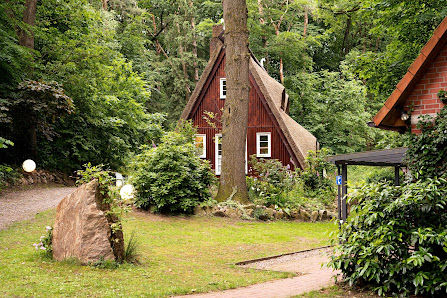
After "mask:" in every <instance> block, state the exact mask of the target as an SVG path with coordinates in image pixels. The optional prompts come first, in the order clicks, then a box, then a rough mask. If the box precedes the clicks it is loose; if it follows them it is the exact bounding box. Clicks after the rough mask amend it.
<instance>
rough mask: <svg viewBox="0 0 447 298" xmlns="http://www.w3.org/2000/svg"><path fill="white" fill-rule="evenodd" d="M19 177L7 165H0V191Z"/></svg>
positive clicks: (18, 173) (19, 175)
mask: <svg viewBox="0 0 447 298" xmlns="http://www.w3.org/2000/svg"><path fill="white" fill-rule="evenodd" d="M20 177H21V174H20V172H19V171H18V170H17V169H13V168H11V167H10V166H7V165H0V190H1V189H2V187H4V186H5V185H7V184H11V183H14V182H15V181H16V180H18V179H19V178H20Z"/></svg>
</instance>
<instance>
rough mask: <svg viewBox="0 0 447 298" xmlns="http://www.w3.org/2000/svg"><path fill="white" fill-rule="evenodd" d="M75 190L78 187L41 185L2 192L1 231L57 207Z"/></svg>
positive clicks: (0, 209) (0, 197)
mask: <svg viewBox="0 0 447 298" xmlns="http://www.w3.org/2000/svg"><path fill="white" fill-rule="evenodd" d="M75 189H76V187H66V186H59V185H39V186H32V187H29V188H26V189H19V188H17V189H11V190H5V191H2V192H0V230H3V229H5V228H7V227H8V226H10V225H11V224H13V223H14V222H17V221H22V220H26V219H31V218H33V217H34V215H35V214H36V213H38V212H42V211H45V210H47V209H51V208H54V207H56V206H57V204H58V203H59V202H60V201H61V200H62V199H63V198H64V197H65V196H66V195H68V194H70V193H71V192H72V191H74V190H75Z"/></svg>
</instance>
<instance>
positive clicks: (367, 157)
mask: <svg viewBox="0 0 447 298" xmlns="http://www.w3.org/2000/svg"><path fill="white" fill-rule="evenodd" d="M407 149H408V148H406V147H402V148H396V149H384V150H374V151H365V152H358V153H349V154H341V155H334V156H329V157H328V161H330V162H332V163H333V164H335V165H361V166H386V167H399V166H402V165H403V159H404V156H405V153H406V152H407Z"/></svg>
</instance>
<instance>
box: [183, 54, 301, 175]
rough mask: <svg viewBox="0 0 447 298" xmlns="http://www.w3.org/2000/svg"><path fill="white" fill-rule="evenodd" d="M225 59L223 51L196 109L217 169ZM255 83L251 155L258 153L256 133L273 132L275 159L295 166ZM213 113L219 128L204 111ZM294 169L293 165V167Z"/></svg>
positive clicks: (209, 157)
mask: <svg viewBox="0 0 447 298" xmlns="http://www.w3.org/2000/svg"><path fill="white" fill-rule="evenodd" d="M224 66H225V56H224V53H223V52H222V53H221V54H220V57H219V58H218V59H217V61H216V65H215V66H214V67H215V68H214V69H213V71H212V72H211V74H210V78H208V81H207V83H205V85H204V88H203V90H202V92H201V94H200V95H199V98H198V100H197V103H196V106H195V107H194V108H193V109H192V114H193V116H192V117H191V118H192V119H193V123H194V125H195V126H197V128H198V133H199V134H206V159H207V160H209V161H210V162H211V164H212V167H213V169H214V163H215V152H214V151H215V144H214V136H215V134H218V133H219V132H220V129H219V128H221V123H220V116H221V109H222V108H223V106H224V102H225V100H223V99H220V93H219V89H220V78H225V71H224ZM253 84H254V81H253V80H252V79H251V80H250V86H251V89H250V96H249V120H248V130H247V155H248V156H250V155H253V154H256V133H257V132H270V133H271V150H272V156H271V158H273V159H278V160H280V161H281V162H282V164H283V165H287V164H290V165H291V166H292V164H291V162H290V160H291V158H290V154H289V153H288V151H287V147H286V145H285V143H284V142H283V138H281V132H280V131H278V129H277V127H278V125H277V124H276V123H275V120H274V118H273V116H272V115H270V114H271V113H269V112H270V111H269V108H268V107H267V105H266V103H265V101H264V100H263V97H262V94H259V92H260V91H259V88H256V87H255V86H254V85H253ZM205 111H208V112H212V113H215V114H216V115H218V117H217V119H216V120H215V121H213V122H214V123H215V125H216V127H217V129H215V128H213V127H212V126H210V125H209V124H208V123H207V121H206V120H205V119H204V118H203V116H204V115H205V114H204V112H205ZM292 168H293V166H292Z"/></svg>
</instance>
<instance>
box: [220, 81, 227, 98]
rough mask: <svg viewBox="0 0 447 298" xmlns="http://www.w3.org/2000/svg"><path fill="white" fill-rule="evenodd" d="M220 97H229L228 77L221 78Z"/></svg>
mask: <svg viewBox="0 0 447 298" xmlns="http://www.w3.org/2000/svg"><path fill="white" fill-rule="evenodd" d="M219 90H220V98H221V99H224V98H226V97H227V79H226V78H221V79H220V89H219Z"/></svg>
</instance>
